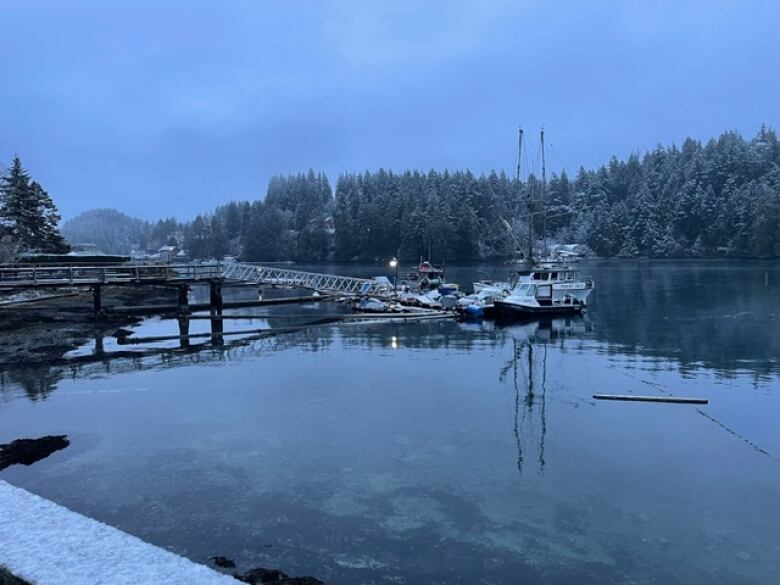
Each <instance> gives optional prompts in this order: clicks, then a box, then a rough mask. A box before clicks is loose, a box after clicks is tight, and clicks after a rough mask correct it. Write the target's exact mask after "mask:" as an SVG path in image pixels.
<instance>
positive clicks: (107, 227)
mask: <svg viewBox="0 0 780 585" xmlns="http://www.w3.org/2000/svg"><path fill="white" fill-rule="evenodd" d="M150 230H151V226H150V225H149V224H148V223H147V222H145V221H144V220H142V219H138V218H136V217H130V216H129V215H125V214H124V213H122V212H121V211H117V210H116V209H92V210H90V211H85V212H84V213H82V214H80V215H77V216H76V217H74V218H73V219H69V220H68V221H66V222H65V223H64V224H63V225H62V229H61V231H62V235H63V236H65V239H66V240H67V241H68V242H69V243H70V244H86V243H88V244H95V245H96V246H97V247H98V248H99V249H100V250H101V251H103V252H105V253H107V254H128V253H129V252H130V248H131V246H133V245H137V244H142V245H143V244H145V242H146V240H147V239H148V237H149V232H150Z"/></svg>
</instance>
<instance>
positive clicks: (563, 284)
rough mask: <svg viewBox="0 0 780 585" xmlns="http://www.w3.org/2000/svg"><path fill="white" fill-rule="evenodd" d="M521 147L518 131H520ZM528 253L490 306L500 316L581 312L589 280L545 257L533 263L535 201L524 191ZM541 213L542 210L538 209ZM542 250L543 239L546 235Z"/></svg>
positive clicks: (591, 282)
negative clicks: (505, 289) (508, 288)
mask: <svg viewBox="0 0 780 585" xmlns="http://www.w3.org/2000/svg"><path fill="white" fill-rule="evenodd" d="M520 140H521V144H522V129H521V130H520ZM540 140H541V153H542V200H543V201H544V194H545V190H546V187H547V178H546V167H545V158H544V156H545V155H544V128H542V130H541V137H540ZM527 207H528V231H529V235H528V254H527V256H526V260H527V265H526V267H525V269H524V270H519V271H518V277H517V281H516V283H515V286H514V288H513V289H512V290H511V291H510V292H509V294H508V295H507V296H506V297H504V298H502V299H496V300H495V301H494V303H493V306H494V308H495V310H496V311H498V312H499V313H500V314H502V315H538V314H576V313H581V312H583V311H584V310H585V306H586V303H587V298H588V296H589V295H590V293H591V291H592V290H593V288H594V287H595V282H594V281H593V279H582V278H580V276H579V271H578V270H577V269H576V268H574V267H573V266H572V265H571V264H569V263H566V262H561V261H559V260H550V259H547V258H545V256H546V255H547V250H546V249H545V251H544V252H543V254H542V259H541V261H537V260H536V258H535V253H534V221H533V220H534V215H535V214H536V213H537V212H536V202H535V201H534V199H533V193H532V192H531V191H530V190H529V192H528V200H527ZM542 213H545V210H542ZM544 236H545V238H544V241H545V248H546V247H547V246H546V242H547V238H546V233H545V234H544Z"/></svg>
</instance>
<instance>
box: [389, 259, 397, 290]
mask: <svg viewBox="0 0 780 585" xmlns="http://www.w3.org/2000/svg"><path fill="white" fill-rule="evenodd" d="M390 268H395V277H394V278H393V290H394V291H396V292H397V291H398V260H397V259H395V258H393V259H392V260H390Z"/></svg>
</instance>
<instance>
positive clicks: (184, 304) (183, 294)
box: [176, 284, 190, 313]
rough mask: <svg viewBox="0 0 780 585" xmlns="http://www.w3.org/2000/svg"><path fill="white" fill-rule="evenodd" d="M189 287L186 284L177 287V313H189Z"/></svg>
mask: <svg viewBox="0 0 780 585" xmlns="http://www.w3.org/2000/svg"><path fill="white" fill-rule="evenodd" d="M189 292H190V287H189V286H188V285H186V284H180V285H179V296H178V300H177V303H176V304H177V307H178V311H179V313H189V312H190V299H189Z"/></svg>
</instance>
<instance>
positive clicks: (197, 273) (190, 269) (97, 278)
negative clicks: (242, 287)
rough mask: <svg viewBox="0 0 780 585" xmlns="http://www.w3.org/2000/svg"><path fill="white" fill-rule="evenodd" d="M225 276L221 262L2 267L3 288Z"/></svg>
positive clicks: (0, 268)
mask: <svg viewBox="0 0 780 585" xmlns="http://www.w3.org/2000/svg"><path fill="white" fill-rule="evenodd" d="M221 277H222V269H221V266H220V264H219V263H218V262H214V263H211V264H138V265H133V264H119V265H109V266H105V265H104V266H82V265H78V264H75V265H69V266H66V265H57V266H43V265H41V266H36V265H29V266H24V267H18V266H13V267H5V266H0V288H23V287H29V286H33V287H34V286H67V285H90V284H132V283H142V282H146V283H150V284H152V283H157V282H163V283H164V282H172V283H175V282H192V281H198V280H214V279H218V278H221Z"/></svg>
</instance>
